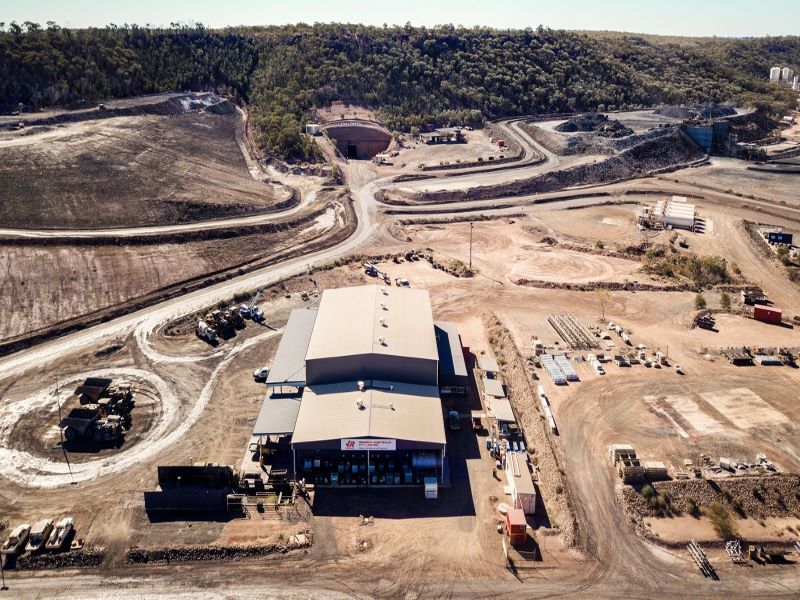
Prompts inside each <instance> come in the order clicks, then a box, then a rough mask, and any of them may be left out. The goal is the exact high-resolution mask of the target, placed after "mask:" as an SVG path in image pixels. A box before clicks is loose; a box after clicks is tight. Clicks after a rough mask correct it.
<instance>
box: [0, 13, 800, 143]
mask: <svg viewBox="0 0 800 600" xmlns="http://www.w3.org/2000/svg"><path fill="white" fill-rule="evenodd" d="M774 64H780V65H790V66H794V67H797V66H798V65H800V37H779V38H761V39H724V38H719V39H718V38H708V39H703V40H696V39H692V38H659V37H655V36H638V35H630V34H613V33H606V32H599V33H589V34H586V33H575V32H566V31H553V30H549V29H544V28H541V27H540V28H539V29H536V30H532V29H525V30H494V29H488V28H481V27H475V28H470V29H462V28H455V27H453V26H452V25H444V26H440V27H436V28H425V27H422V28H414V27H411V26H410V25H408V24H407V25H405V26H403V27H365V26H363V25H348V24H329V25H323V24H317V25H313V26H310V25H303V24H301V25H293V26H283V27H263V28H262V27H248V28H244V27H242V28H229V29H225V30H213V31H212V30H208V29H206V28H205V27H203V26H202V25H200V24H198V25H194V26H191V27H187V26H180V25H179V24H176V23H173V24H172V26H171V28H170V29H151V28H145V27H139V26H136V25H130V26H129V25H125V26H122V27H119V26H117V25H114V24H110V25H109V26H108V27H106V28H105V29H83V30H70V29H63V28H59V27H58V25H56V24H55V23H52V22H48V23H47V27H46V28H44V29H43V28H42V27H41V26H39V25H38V24H36V23H27V22H26V23H23V25H22V26H20V25H18V24H17V23H11V24H10V25H8V26H7V27H6V28H5V31H3V32H0V104H3V105H5V106H6V107H10V106H15V105H16V104H17V103H18V102H22V103H25V104H32V105H36V106H43V105H52V104H61V103H69V102H73V101H75V100H79V99H87V100H96V99H100V98H109V97H121V96H128V95H134V94H142V93H151V92H159V91H167V90H176V89H193V90H199V89H216V90H219V91H221V92H223V93H229V94H231V95H234V96H236V97H240V98H243V99H244V100H246V101H247V102H248V103H249V104H250V107H251V110H252V116H253V118H252V124H253V128H254V135H255V139H256V141H257V143H258V144H259V145H260V146H261V147H262V148H264V149H265V150H266V151H267V152H270V153H275V154H279V155H283V156H286V157H289V158H295V159H313V158H315V157H316V156H317V154H316V146H315V145H314V144H313V143H311V142H309V140H308V139H307V138H306V137H305V136H303V135H302V134H301V131H302V122H303V121H304V120H305V119H307V118H308V115H309V113H310V111H311V110H312V109H313V108H314V107H319V106H324V105H326V104H329V103H330V102H331V101H334V100H342V101H345V102H350V103H358V104H366V105H369V106H372V107H374V108H376V109H377V110H378V111H379V115H380V117H381V118H382V119H383V120H384V121H385V123H386V124H387V126H388V127H389V128H390V129H391V130H398V131H411V130H412V128H414V131H416V130H417V129H424V128H428V127H431V126H434V125H449V124H470V125H475V126H480V125H482V124H483V122H484V120H485V119H487V118H493V117H499V116H506V115H519V114H528V113H543V112H574V111H584V110H615V109H635V108H641V107H646V106H654V105H661V104H677V103H698V102H723V101H729V100H732V101H738V102H750V103H752V102H756V101H758V102H766V103H767V104H768V105H770V106H773V107H776V109H782V108H784V107H786V106H790V105H791V103H792V101H793V96H792V93H791V91H790V90H787V89H786V88H781V87H778V86H774V85H770V84H769V82H768V81H767V73H768V68H769V67H770V66H772V65H774Z"/></svg>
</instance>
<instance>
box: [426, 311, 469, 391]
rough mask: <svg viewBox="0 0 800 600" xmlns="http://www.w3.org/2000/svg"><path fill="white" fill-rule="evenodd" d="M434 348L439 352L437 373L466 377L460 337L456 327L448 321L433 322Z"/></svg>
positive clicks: (465, 365)
mask: <svg viewBox="0 0 800 600" xmlns="http://www.w3.org/2000/svg"><path fill="white" fill-rule="evenodd" d="M433 326H434V330H435V331H436V346H437V348H438V350H439V371H440V372H441V373H446V374H448V375H456V376H459V377H466V376H467V364H466V363H465V362H464V350H463V349H462V348H461V337H460V336H459V335H458V327H457V326H456V324H455V323H452V322H450V321H434V322H433Z"/></svg>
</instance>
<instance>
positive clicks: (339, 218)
mask: <svg viewBox="0 0 800 600" xmlns="http://www.w3.org/2000/svg"><path fill="white" fill-rule="evenodd" d="M314 208H315V210H314V214H316V216H313V214H312V216H308V217H296V218H295V219H291V220H289V221H287V222H286V223H285V224H284V225H283V226H280V225H279V226H275V227H272V228H271V230H270V231H268V232H267V231H265V232H261V231H256V232H254V233H249V232H247V231H243V232H236V231H233V232H231V235H232V236H233V237H230V238H229V239H211V240H197V241H193V240H189V241H183V242H179V243H173V242H169V243H155V242H154V243H136V244H131V245H116V244H115V243H113V242H110V243H101V244H98V245H77V246H71V245H61V244H56V245H30V246H27V245H22V246H15V245H6V246H0V248H2V249H1V250H0V273H2V279H3V282H4V285H3V286H2V292H0V298H2V303H3V305H4V306H9V307H10V306H14V307H16V310H15V314H16V315H17V317H16V318H14V319H6V320H3V323H2V325H0V339H2V340H7V339H10V338H14V337H15V336H19V335H23V334H30V333H33V332H36V331H41V330H43V329H46V328H47V327H49V326H52V325H54V324H56V323H61V322H63V321H66V320H68V319H72V318H75V317H78V316H81V315H90V316H91V315H92V313H94V312H96V311H98V310H102V309H105V308H108V307H112V306H117V305H121V304H124V303H127V302H132V301H135V300H137V299H139V298H142V297H144V296H146V295H148V294H152V293H156V292H159V291H160V290H166V289H167V288H170V286H175V285H177V284H184V283H185V282H191V281H192V280H194V279H197V278H200V279H202V278H203V277H204V276H207V275H210V274H214V273H217V272H220V271H224V270H225V269H231V268H236V267H238V266H239V265H243V264H244V263H248V262H249V261H254V260H256V259H259V258H262V257H269V256H274V255H277V254H279V253H286V252H293V251H295V250H297V249H299V248H302V247H304V246H305V245H307V244H310V243H315V242H319V241H321V240H323V239H332V238H334V237H336V236H337V235H338V234H341V233H342V232H343V231H344V230H345V229H347V228H349V227H352V225H353V223H352V218H351V217H352V215H351V213H350V211H349V210H346V209H345V207H344V205H343V204H341V203H337V204H332V205H330V208H328V209H326V208H325V206H324V205H320V206H316V207H314ZM348 231H349V230H348ZM43 265H47V268H42V267H43ZM245 266H246V265H245Z"/></svg>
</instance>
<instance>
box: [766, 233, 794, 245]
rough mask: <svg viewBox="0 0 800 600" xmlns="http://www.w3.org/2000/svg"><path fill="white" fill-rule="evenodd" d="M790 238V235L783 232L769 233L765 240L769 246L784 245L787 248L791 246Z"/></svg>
mask: <svg viewBox="0 0 800 600" xmlns="http://www.w3.org/2000/svg"><path fill="white" fill-rule="evenodd" d="M792 237H793V236H792V234H791V233H786V232H783V231H770V232H769V233H768V234H767V240H769V243H770V244H786V245H787V246H791V245H792Z"/></svg>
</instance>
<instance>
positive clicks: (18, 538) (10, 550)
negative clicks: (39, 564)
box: [0, 523, 31, 556]
mask: <svg viewBox="0 0 800 600" xmlns="http://www.w3.org/2000/svg"><path fill="white" fill-rule="evenodd" d="M30 534H31V526H30V525H29V524H28V523H23V524H22V525H17V526H16V527H14V529H13V530H12V531H11V534H10V535H9V536H8V539H7V540H6V541H5V542H3V547H2V548H0V554H4V555H6V556H16V555H17V554H20V553H21V552H22V551H23V550H24V549H25V543H26V542H27V541H28V536H29V535H30Z"/></svg>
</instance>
